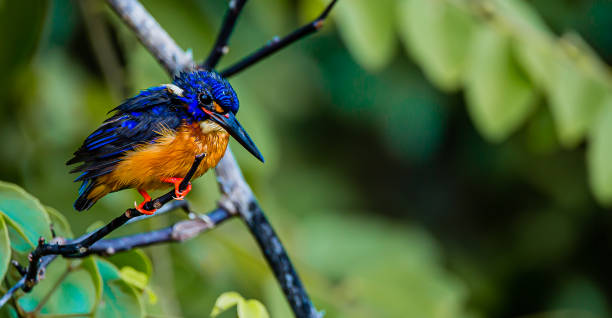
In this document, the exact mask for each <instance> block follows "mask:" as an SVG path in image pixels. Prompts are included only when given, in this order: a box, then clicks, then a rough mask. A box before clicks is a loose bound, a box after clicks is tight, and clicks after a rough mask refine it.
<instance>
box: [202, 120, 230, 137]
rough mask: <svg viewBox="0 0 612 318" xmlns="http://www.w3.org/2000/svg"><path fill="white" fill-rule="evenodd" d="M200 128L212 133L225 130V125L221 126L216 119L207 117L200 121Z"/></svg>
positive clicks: (205, 132) (204, 131) (203, 131)
mask: <svg viewBox="0 0 612 318" xmlns="http://www.w3.org/2000/svg"><path fill="white" fill-rule="evenodd" d="M200 129H202V133H204V134H210V133H212V132H216V131H221V130H224V129H223V127H221V126H219V124H217V123H215V122H214V121H212V120H210V119H207V120H205V121H203V122H201V123H200Z"/></svg>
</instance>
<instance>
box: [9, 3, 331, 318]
mask: <svg viewBox="0 0 612 318" xmlns="http://www.w3.org/2000/svg"><path fill="white" fill-rule="evenodd" d="M107 1H108V3H109V4H110V5H111V6H112V7H113V9H114V10H115V11H116V12H117V14H118V15H119V16H120V17H121V18H122V19H123V20H124V22H126V24H127V25H128V26H129V27H130V28H131V29H132V30H133V31H134V33H135V34H136V36H137V38H138V39H139V40H140V41H141V43H142V44H143V45H144V46H145V47H146V48H147V49H148V50H149V51H150V52H151V54H152V55H153V56H154V57H155V58H156V59H157V60H158V61H159V63H160V64H161V65H162V66H163V67H164V68H165V69H166V71H167V72H168V73H169V74H170V75H171V76H173V75H175V74H177V73H178V72H180V71H188V70H191V69H193V68H194V65H195V64H194V62H193V59H192V57H191V56H190V55H189V54H186V53H185V52H184V51H183V50H182V49H181V48H179V47H178V46H177V45H176V43H175V42H174V41H173V40H172V38H170V36H169V35H168V34H167V33H166V32H165V31H164V30H163V29H162V28H161V27H160V26H159V24H158V23H157V22H156V21H155V19H153V17H151V15H150V14H149V13H148V12H147V11H146V10H145V9H144V7H142V5H141V4H140V3H139V2H138V1H137V0H107ZM335 2H336V0H333V1H332V3H331V4H330V5H329V6H328V7H327V8H326V10H325V11H324V12H323V13H322V14H321V15H320V16H319V18H318V19H317V20H315V21H313V22H312V23H310V24H308V25H306V26H304V27H302V28H300V29H298V30H297V31H295V32H293V33H291V34H290V35H289V36H287V37H285V38H284V39H282V40H279V41H278V42H275V43H272V44H269V45H267V46H265V47H264V48H262V49H260V50H258V51H257V52H255V53H254V54H252V55H251V56H249V57H247V58H246V59H244V60H242V61H241V62H239V63H237V65H235V66H233V67H230V69H228V70H226V71H225V72H226V74H229V75H233V74H236V73H237V72H238V71H240V70H243V69H244V68H246V67H248V66H249V65H252V64H253V63H255V62H257V61H259V60H261V59H262V58H264V57H266V56H268V55H270V54H272V53H274V52H276V51H278V50H279V49H281V48H283V47H285V46H286V45H288V44H290V43H292V42H294V41H296V40H298V39H300V38H302V37H304V36H305V35H308V34H310V33H313V32H315V31H316V30H317V29H318V28H320V26H321V23H322V21H323V19H325V17H326V16H327V14H328V13H329V11H330V10H331V8H332V6H333V5H334V3H335ZM242 5H244V2H243V3H242ZM236 17H237V14H236ZM226 20H228V19H226ZM230 22H231V21H230ZM234 23H235V18H234V21H233V22H231V23H227V28H228V29H229V33H228V34H227V36H225V35H220V37H223V38H225V39H217V41H216V42H218V43H227V41H228V39H229V34H230V33H231V30H232V29H233V24H234ZM230 26H231V27H230ZM222 33H223V31H222ZM223 34H224V33H223ZM192 168H193V167H192ZM215 171H216V173H217V180H218V183H219V187H220V189H221V192H222V194H223V196H222V198H221V200H220V201H219V206H220V207H221V208H219V209H217V210H214V211H213V212H211V213H210V214H209V215H208V216H207V217H201V218H196V219H193V220H187V221H181V222H179V223H177V224H175V225H173V226H171V227H169V228H165V229H161V230H157V231H151V232H148V233H140V234H135V235H131V236H127V237H123V238H117V239H110V240H101V238H102V237H104V236H105V235H106V234H108V233H109V232H110V231H112V230H113V229H115V228H117V227H118V226H120V225H123V224H125V223H126V222H127V221H128V220H129V219H131V218H132V217H135V216H136V215H138V214H139V213H128V212H129V211H130V210H133V209H130V210H128V211H126V213H124V214H123V215H122V216H120V217H118V218H116V219H115V220H113V221H111V223H109V225H107V226H106V227H103V228H101V229H98V230H97V231H95V232H93V233H92V234H87V235H84V236H82V237H80V238H78V239H76V240H74V241H72V242H71V243H70V244H66V245H59V244H56V245H49V244H43V243H44V241H41V242H39V248H40V249H39V248H37V249H36V250H35V251H34V252H33V253H32V260H31V263H30V266H29V268H28V273H27V274H26V276H24V277H23V278H22V279H20V280H19V281H18V282H17V283H16V284H15V285H14V286H13V287H12V288H11V289H10V290H9V291H8V292H7V293H6V294H5V295H4V296H3V297H2V298H0V307H1V306H2V305H4V303H6V301H7V300H9V299H10V298H11V297H12V296H13V294H14V293H15V292H16V291H17V290H19V289H20V288H23V289H24V290H29V289H31V288H32V286H33V285H34V284H35V283H36V280H35V279H36V278H37V277H38V275H39V274H40V273H41V271H44V269H45V268H46V267H47V266H48V264H49V263H51V262H52V261H53V260H54V259H55V258H56V257H57V256H58V255H63V256H65V257H84V256H85V255H90V254H99V255H107V254H112V253H117V252H121V251H126V250H129V249H132V248H135V247H141V246H148V245H151V244H157V243H165V242H178V241H183V240H186V239H189V238H192V237H194V236H196V235H198V234H199V233H202V232H204V231H206V230H208V229H210V228H211V227H212V226H214V225H216V224H219V223H221V222H223V221H225V220H227V219H229V218H230V217H232V216H233V215H236V214H238V215H240V216H241V218H242V219H243V220H244V221H245V223H246V224H247V226H248V227H249V229H250V231H251V233H252V234H253V235H254V236H255V238H256V240H257V243H258V244H259V246H260V248H261V249H262V251H263V253H264V256H265V257H266V260H267V261H268V264H269V265H270V266H271V267H272V270H273V272H274V274H275V276H276V278H277V280H278V282H279V284H280V285H281V287H282V290H283V292H284V293H285V296H286V297H287V300H288V302H289V304H290V305H291V308H292V310H293V312H294V314H295V316H296V317H298V318H302V317H309V318H316V317H321V316H322V315H321V314H320V313H319V312H317V310H316V309H315V308H314V306H313V305H312V303H311V301H310V298H309V297H308V294H307V293H306V290H305V289H304V287H303V286H302V283H301V281H300V279H299V277H298V275H297V273H296V272H295V270H294V268H293V265H292V264H291V261H290V260H289V257H288V256H287V253H286V252H285V249H284V247H283V245H282V244H281V242H280V240H279V238H278V236H277V235H276V233H275V231H274V230H273V228H272V226H271V225H270V223H269V222H268V220H267V219H266V217H265V215H264V214H263V211H262V209H261V207H260V206H259V204H258V203H257V200H256V199H255V196H254V195H253V192H252V190H251V189H250V187H249V186H248V184H247V183H246V181H245V180H244V177H243V176H242V172H241V171H240V167H239V166H238V163H237V162H236V160H235V158H234V156H233V154H232V152H231V150H230V149H229V147H228V148H227V150H226V153H225V156H224V157H223V158H222V160H221V161H220V162H219V164H218V165H217V167H216V168H215ZM190 173H192V172H191V171H190ZM190 178H191V175H190V176H189V178H187V177H185V179H184V181H183V183H181V185H180V189H184V187H185V186H186V185H187V182H188V181H189V179H190ZM173 194H174V191H171V192H169V193H167V194H166V195H164V196H162V197H160V198H157V199H156V200H154V201H152V202H149V203H150V204H148V205H145V209H147V210H150V209H153V208H160V207H161V206H163V203H166V202H168V201H170V200H171V199H172V195H173ZM166 200H167V201H166ZM113 222H115V223H113ZM41 246H42V247H44V248H41ZM67 247H69V248H67ZM83 247H84V249H83ZM75 248H77V249H76V250H75ZM110 252H112V253H110ZM49 254H52V255H49ZM39 259H40V263H39Z"/></svg>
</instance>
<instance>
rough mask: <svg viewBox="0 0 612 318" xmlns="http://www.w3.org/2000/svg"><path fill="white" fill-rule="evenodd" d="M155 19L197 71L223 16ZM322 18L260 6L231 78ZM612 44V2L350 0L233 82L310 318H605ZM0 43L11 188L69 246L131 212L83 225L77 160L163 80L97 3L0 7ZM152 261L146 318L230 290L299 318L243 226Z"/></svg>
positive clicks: (260, 180)
mask: <svg viewBox="0 0 612 318" xmlns="http://www.w3.org/2000/svg"><path fill="white" fill-rule="evenodd" d="M143 4H144V6H145V7H146V8H147V9H148V10H149V11H150V12H151V13H152V15H153V16H154V17H155V18H156V19H157V20H158V21H159V23H160V24H161V25H162V26H163V27H164V28H166V30H167V31H168V32H169V33H170V35H171V36H172V37H174V39H175V40H176V41H177V42H178V44H179V45H180V46H181V47H183V48H185V49H189V50H191V51H192V52H193V55H194V57H195V58H196V60H203V59H204V57H205V55H206V53H207V52H208V49H209V48H210V47H211V45H212V43H213V41H214V36H215V34H216V31H217V30H218V28H219V25H220V23H221V20H222V17H223V13H224V11H225V7H226V5H227V2H226V1H224V0H192V1H163V0H146V1H143ZM324 4H325V2H324V1H312V0H302V1H290V0H256V1H255V0H253V1H250V2H249V3H248V4H247V5H246V8H245V10H244V14H243V15H242V16H241V18H240V20H239V23H238V26H237V28H236V30H235V33H234V36H233V38H232V40H231V51H230V53H229V55H228V56H227V57H226V58H225V59H224V60H223V61H222V63H221V68H223V66H227V65H229V64H231V62H232V61H237V60H238V59H239V58H241V57H242V56H244V55H245V54H247V53H248V52H250V51H252V50H254V49H255V48H258V47H259V46H260V45H262V44H263V43H265V42H266V41H268V40H270V39H271V38H272V37H273V36H275V35H283V34H286V33H288V32H289V31H291V30H293V29H294V28H296V27H297V26H298V25H300V24H301V23H305V22H306V21H308V20H309V19H311V18H313V17H315V16H316V15H318V12H319V11H320V10H322V8H323V6H324ZM611 31H612V2H610V1H608V0H531V1H520V0H498V1H494V0H480V1H459V0H456V1H454V0H435V1H434V0H379V1H371V0H340V2H339V3H338V6H337V9H336V10H335V11H334V12H333V14H332V15H331V18H330V21H329V22H328V23H327V24H326V26H325V28H323V29H322V30H321V32H320V33H317V34H316V35H314V36H311V37H309V38H307V39H306V40H303V41H301V42H299V43H297V44H295V45H292V46H291V47H290V48H288V49H286V50H284V51H283V52H282V53H279V54H277V55H274V56H273V57H271V58H269V59H267V60H266V61H264V62H262V63H259V64H257V65H255V66H254V67H252V68H250V69H248V70H247V71H245V72H244V73H242V74H240V75H238V76H236V77H235V78H232V79H231V83H232V85H233V86H234V88H235V89H236V91H237V92H238V96H239V98H240V102H241V109H240V112H239V114H238V118H239V119H240V121H241V122H242V124H243V126H244V127H245V128H246V129H247V131H248V132H249V133H250V135H251V136H252V138H253V139H254V141H255V142H256V143H257V145H258V146H259V148H260V149H261V150H262V152H263V154H264V156H265V158H266V163H265V164H260V163H259V162H257V161H256V160H255V159H253V158H252V157H251V156H250V155H249V154H248V153H247V152H246V151H243V149H242V148H241V147H240V146H239V145H237V144H233V147H234V152H235V154H236V156H237V158H238V161H239V162H240V164H241V166H242V168H243V170H244V173H245V176H246V178H247V180H248V182H249V183H250V184H251V186H252V187H253V189H254V191H255V193H256V195H257V196H258V198H259V201H260V203H261V204H262V206H263V208H264V210H265V211H266V213H267V215H268V217H269V219H270V220H271V222H272V224H273V225H274V226H275V227H276V230H277V231H278V232H279V235H280V237H281V239H282V240H283V242H284V243H285V245H286V248H287V249H288V251H289V254H290V256H291V257H292V259H293V261H294V262H295V265H296V267H297V268H298V271H299V273H300V274H301V276H302V279H303V281H304V283H305V285H306V287H307V289H308V291H309V292H310V294H311V296H312V298H313V301H314V303H315V305H316V306H317V308H320V309H324V310H325V311H326V313H327V315H326V317H330V318H333V317H610V316H611V315H612V308H611V304H612V302H611V301H612V273H611V272H610V268H612V256H611V255H612V231H611V229H612V215H611V213H610V211H609V210H608V209H606V208H605V207H606V206H607V204H608V203H610V201H611V200H610V197H611V194H610V192H611V190H612V186H610V182H612V168H611V167H610V166H612V165H610V159H609V156H608V152H609V151H611V149H612V131H610V130H611V129H612V128H610V127H612V118H611V117H612V116H610V115H609V114H611V112H610V111H606V110H608V109H612V93H611V91H612V90H611V88H610V87H612V84H611V83H612V80H610V67H609V65H610V63H612V33H611ZM0 34H1V37H0V38H1V40H0V70H2V75H1V76H0V105H1V106H0V138H1V141H2V147H1V149H2V151H1V155H0V180H4V181H9V182H13V183H16V184H18V185H19V186H21V187H23V188H24V189H25V190H26V191H28V192H30V193H32V194H33V195H34V196H36V197H38V198H39V199H40V200H41V202H43V203H44V204H46V205H49V206H52V207H54V208H56V209H57V210H59V211H60V212H61V213H63V214H64V215H65V216H66V217H67V218H68V219H69V221H70V223H71V225H72V229H73V232H74V233H75V234H80V233H83V232H84V231H85V230H86V229H87V228H88V227H89V226H91V225H92V224H93V223H95V222H100V221H104V222H106V221H108V220H110V219H111V218H112V217H114V216H115V215H116V214H117V213H118V212H120V211H122V210H123V209H125V207H128V206H130V205H131V204H132V203H131V202H132V201H134V200H139V198H138V195H137V193H136V192H135V191H123V192H120V193H116V194H113V195H110V196H108V197H106V198H104V199H103V200H101V201H100V202H99V203H97V204H96V206H95V207H94V208H92V209H91V210H90V211H87V212H83V213H77V212H76V211H74V210H73V208H72V202H73V201H74V199H75V198H76V192H77V189H78V184H75V183H73V182H72V179H73V178H74V177H75V176H71V175H69V174H68V171H69V168H68V167H66V166H65V164H64V163H65V161H66V160H67V159H69V158H70V157H71V154H72V152H73V151H74V150H75V149H76V148H77V147H78V146H79V145H80V143H81V142H82V140H83V139H84V138H85V137H86V136H87V134H88V133H89V132H91V131H92V130H93V129H94V128H95V127H96V126H97V125H98V124H100V123H101V121H102V120H103V119H104V118H105V116H106V113H107V111H109V110H110V109H111V108H113V107H114V106H115V105H117V104H118V103H120V102H121V100H122V99H124V98H126V97H128V96H131V95H133V94H135V93H137V92H138V91H139V90H140V89H144V88H147V87H149V86H154V85H158V84H160V83H167V82H168V81H169V79H168V77H167V75H166V74H165V73H164V71H163V69H162V68H161V67H160V66H159V65H158V64H157V63H156V62H155V60H154V59H153V58H152V57H151V56H150V55H149V54H148V52H146V50H145V49H143V48H142V47H141V46H140V44H139V43H138V42H137V40H136V38H135V37H134V36H133V35H132V34H131V32H130V31H129V30H128V29H127V28H126V27H125V26H123V25H122V23H121V22H120V21H119V20H118V19H117V17H115V16H114V14H113V13H112V12H111V11H110V10H109V8H107V7H106V6H105V3H104V2H103V1H92V0H88V1H40V0H36V1H10V0H3V1H0ZM611 154H612V153H611ZM216 198H218V191H217V188H216V184H215V181H214V175H213V174H212V173H210V174H208V175H206V176H205V177H203V178H202V179H200V180H198V181H197V182H195V186H194V191H192V192H191V194H190V199H191V201H192V203H193V204H194V206H195V207H196V209H197V210H198V211H201V212H205V211H208V210H210V209H211V208H213V207H214V206H215V200H216ZM180 218H181V216H180V215H179V213H177V214H173V215H164V216H163V217H159V218H155V219H153V220H151V221H150V222H142V223H143V224H136V225H134V226H131V227H126V228H125V229H123V230H122V231H121V233H119V234H126V233H133V232H136V231H144V230H150V229H155V228H160V227H163V226H167V225H169V224H171V223H172V222H174V221H176V220H178V219H180ZM145 252H146V253H147V254H148V255H149V257H150V258H151V260H152V263H153V275H152V281H151V283H150V286H151V289H152V290H153V291H154V292H155V293H156V295H157V298H158V299H157V301H156V302H155V303H153V304H152V303H147V305H146V307H147V311H148V312H149V313H150V316H151V317H202V316H206V315H208V313H209V312H210V310H211V309H212V307H213V304H214V301H215V299H216V298H217V297H218V296H219V295H220V294H221V293H223V292H225V291H230V290H233V291H237V292H239V293H241V294H242V295H243V296H245V297H247V298H255V299H259V300H260V301H261V302H262V303H263V304H264V305H266V307H267V308H268V310H269V311H270V313H271V316H272V317H290V316H291V314H290V311H289V308H288V305H287V304H286V302H285V300H284V299H283V297H282V294H281V292H280V290H279V287H278V285H277V283H276V281H275V280H274V278H273V276H272V275H271V273H270V270H269V269H268V267H267V266H266V264H265V262H264V260H263V258H262V256H261V253H260V251H259V250H258V248H257V247H256V245H255V243H254V242H253V239H252V238H251V236H250V235H249V234H248V231H247V229H246V227H245V226H244V225H243V224H242V223H241V222H240V221H239V220H233V221H230V222H228V223H227V224H224V225H223V226H221V227H219V228H217V229H215V230H214V231H212V232H209V233H207V234H205V235H202V236H200V237H198V238H197V239H194V240H192V241H189V242H186V243H183V244H177V245H169V246H156V247H151V248H147V249H145Z"/></svg>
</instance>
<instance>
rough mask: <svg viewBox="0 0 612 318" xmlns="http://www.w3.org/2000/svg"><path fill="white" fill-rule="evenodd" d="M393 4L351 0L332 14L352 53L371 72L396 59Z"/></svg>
mask: <svg viewBox="0 0 612 318" xmlns="http://www.w3.org/2000/svg"><path fill="white" fill-rule="evenodd" d="M394 5H395V2H394V1H391V0H378V1H372V0H351V1H350V3H339V4H338V6H337V7H336V8H335V9H334V12H333V13H332V15H334V17H335V19H336V20H335V21H337V23H338V30H339V32H340V35H341V36H342V39H343V40H344V41H345V42H346V46H347V47H348V49H349V51H350V52H351V54H352V55H353V56H354V57H355V59H356V60H357V62H358V63H359V64H361V65H362V66H363V67H365V68H367V69H369V70H378V69H381V68H383V67H384V66H385V65H387V63H388V62H389V61H390V60H391V58H392V57H393V53H394V51H395V44H396V43H395V42H396V40H395V33H394V32H395V31H394V21H393V19H392V17H394V15H393V9H394Z"/></svg>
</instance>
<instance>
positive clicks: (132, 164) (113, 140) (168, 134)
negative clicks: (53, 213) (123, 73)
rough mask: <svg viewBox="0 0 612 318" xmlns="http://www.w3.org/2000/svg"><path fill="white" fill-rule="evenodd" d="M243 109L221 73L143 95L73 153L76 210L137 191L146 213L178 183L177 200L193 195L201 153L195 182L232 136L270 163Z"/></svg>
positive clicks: (187, 77)
mask: <svg viewBox="0 0 612 318" xmlns="http://www.w3.org/2000/svg"><path fill="white" fill-rule="evenodd" d="M239 107H240V105H239V101H238V96H237V95H236V92H235V91H234V89H233V88H232V86H231V85H230V83H229V82H228V81H227V80H226V79H224V78H223V77H221V75H219V74H218V73H216V72H214V71H206V70H194V71H187V72H181V73H179V74H177V75H176V76H175V77H174V78H173V80H172V83H170V84H162V85H159V86H154V87H150V88H147V89H144V90H142V91H140V93H138V94H137V95H135V96H133V97H131V98H128V99H126V100H125V101H123V103H121V104H120V105H119V106H117V107H115V108H114V109H112V110H111V111H109V113H108V114H109V115H111V116H110V117H109V118H107V119H106V120H105V121H104V122H103V123H102V124H101V125H100V126H99V127H98V128H97V129H96V130H95V131H94V132H92V133H91V134H90V135H89V136H88V137H87V138H86V139H85V141H84V142H83V144H82V145H81V147H79V148H78V150H77V151H75V152H74V157H72V159H70V160H68V162H66V164H67V165H72V164H77V163H80V165H78V166H77V167H76V168H74V169H72V170H71V171H70V172H71V173H77V172H80V173H81V174H80V175H79V176H78V177H77V178H76V179H75V180H74V181H75V182H82V184H81V186H80V188H79V193H78V198H77V199H76V201H75V202H74V208H75V209H76V210H78V211H84V210H88V209H89V208H91V207H92V206H93V205H94V204H95V203H96V202H97V201H98V200H100V199H101V198H102V197H104V196H105V195H107V194H109V193H111V192H116V191H120V190H123V189H129V188H133V189H137V190H138V192H139V193H140V194H141V195H142V197H143V199H144V201H143V202H142V203H140V204H138V205H137V204H136V203H134V206H135V208H136V210H138V211H139V212H140V213H143V214H147V215H151V214H154V213H155V209H153V210H146V209H145V208H144V205H145V204H146V203H147V202H149V201H151V196H150V195H149V194H148V193H147V191H149V190H156V189H162V188H167V187H171V186H172V185H174V189H175V196H174V198H175V199H176V200H183V199H184V198H185V196H186V195H187V193H188V192H189V191H190V190H191V184H190V183H189V184H188V186H187V188H186V189H184V190H183V191H180V189H179V185H180V183H181V182H182V181H183V176H185V175H186V174H187V172H188V171H189V169H190V168H191V166H192V164H193V160H194V158H195V156H198V155H204V159H203V160H202V162H201V163H200V165H199V166H198V167H197V169H196V172H195V174H194V175H193V178H192V179H195V178H197V177H200V176H202V175H203V174H204V173H205V172H206V171H207V170H208V169H210V168H214V167H215V166H216V165H217V164H218V163H219V161H220V160H221V158H222V157H223V155H224V153H225V150H226V148H227V144H228V142H229V137H230V136H232V137H233V138H234V139H236V140H237V141H238V142H239V143H240V144H241V145H242V146H243V147H244V148H245V149H246V150H248V151H249V152H250V153H251V154H252V155H253V156H255V158H257V159H258V160H260V161H261V162H264V158H263V156H262V155H261V152H260V151H259V149H257V146H255V143H254V142H253V140H251V138H250V137H249V135H248V134H247V132H246V131H245V130H244V128H243V127H242V126H241V125H240V123H239V122H238V120H237V119H236V113H237V112H238V109H239Z"/></svg>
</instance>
